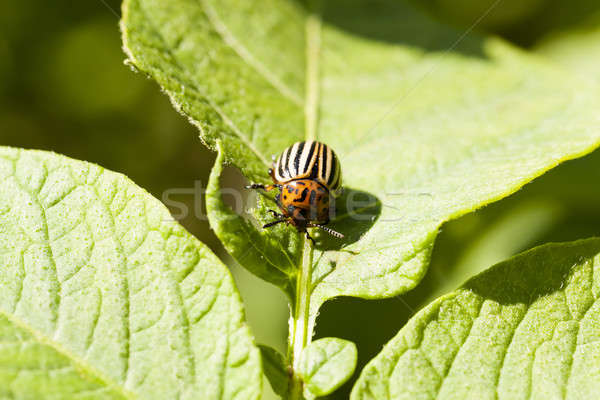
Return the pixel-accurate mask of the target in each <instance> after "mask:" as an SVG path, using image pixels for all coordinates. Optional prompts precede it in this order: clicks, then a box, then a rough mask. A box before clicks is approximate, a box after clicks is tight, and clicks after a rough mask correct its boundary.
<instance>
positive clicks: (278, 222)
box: [263, 219, 287, 229]
mask: <svg viewBox="0 0 600 400" xmlns="http://www.w3.org/2000/svg"><path fill="white" fill-rule="evenodd" d="M286 221H287V219H278V220H277V221H273V222H269V223H268V224H264V225H263V229H264V228H270V227H272V226H273V225H277V224H280V223H282V222H286Z"/></svg>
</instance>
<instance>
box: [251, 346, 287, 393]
mask: <svg viewBox="0 0 600 400" xmlns="http://www.w3.org/2000/svg"><path fill="white" fill-rule="evenodd" d="M258 348H259V349H260V354H261V356H262V365H263V370H264V372H265V376H266V377H267V379H268V380H269V383H270V384H271V387H272V388H273V391H274V392H275V393H277V394H278V395H280V396H281V397H285V396H286V394H287V392H288V380H289V374H288V368H287V365H286V363H285V359H284V358H283V355H281V354H280V353H279V352H278V351H277V350H275V349H273V348H271V347H269V346H265V345H258Z"/></svg>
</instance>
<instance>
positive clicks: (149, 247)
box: [0, 147, 261, 400]
mask: <svg viewBox="0 0 600 400" xmlns="http://www.w3.org/2000/svg"><path fill="white" fill-rule="evenodd" d="M0 265H1V266H2V268H0V346H1V347H2V352H1V353H2V356H0V366H1V371H0V397H6V398H23V399H34V398H52V399H81V398H90V399H92V398H98V399H100V398H102V399H105V398H114V399H132V398H143V399H161V400H162V399H175V398H181V399H197V398H202V399H233V398H244V399H246V398H248V399H257V398H259V396H260V391H261V371H260V358H259V357H260V355H259V352H258V349H257V348H256V347H255V346H254V343H253V338H252V337H251V335H250V332H249V330H248V327H247V326H246V324H245V322H244V313H243V308H242V304H241V301H240V298H239V295H238V293H237V290H236V289H235V287H234V284H233V280H232V279H231V276H230V275H229V272H228V271H227V269H226V268H225V266H224V265H223V264H222V263H221V262H220V261H219V260H218V259H217V257H215V256H214V255H213V254H212V253H211V252H210V250H209V249H208V248H207V247H206V246H205V245H203V244H202V243H200V242H199V241H198V240H196V239H195V238H194V237H193V236H191V235H190V234H189V233H187V232H186V231H185V230H184V229H183V228H182V227H181V226H179V225H178V224H177V223H176V222H175V221H174V220H173V219H172V217H171V216H170V215H169V213H168V211H167V209H166V208H165V207H164V206H163V205H162V204H161V203H160V202H159V201H158V200H156V199H154V198H153V197H151V196H150V195H149V194H148V193H147V192H145V191H144V190H142V189H140V188H139V187H137V186H135V184H133V183H132V182H131V181H130V180H129V179H127V178H126V177H125V176H123V175H121V174H117V173H114V172H110V171H107V170H105V169H103V168H101V167H98V166H96V165H93V164H89V163H86V162H81V161H75V160H72V159H69V158H66V157H63V156H60V155H57V154H54V153H48V152H42V151H26V150H18V149H12V148H6V147H2V148H0Z"/></svg>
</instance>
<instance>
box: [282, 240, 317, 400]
mask: <svg viewBox="0 0 600 400" xmlns="http://www.w3.org/2000/svg"><path fill="white" fill-rule="evenodd" d="M303 247H304V251H303V253H302V264H300V268H299V269H298V277H297V280H296V299H295V300H296V301H295V304H294V310H293V314H292V316H291V319H290V340H289V348H288V357H289V358H290V363H291V365H292V377H291V382H290V397H289V398H290V400H300V399H303V397H302V380H301V379H300V376H299V375H298V373H297V371H298V370H299V366H300V355H301V354H302V350H304V348H305V347H306V346H308V345H309V344H310V342H311V340H312V332H309V331H308V325H309V320H308V318H309V312H310V294H311V289H312V288H311V283H312V282H311V279H312V264H313V247H312V244H311V242H310V241H309V240H308V239H306V238H304V244H303Z"/></svg>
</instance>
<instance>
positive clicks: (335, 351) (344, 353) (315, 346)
mask: <svg viewBox="0 0 600 400" xmlns="http://www.w3.org/2000/svg"><path fill="white" fill-rule="evenodd" d="M354 368H356V345H355V344H354V343H352V342H350V341H348V340H344V339H338V338H322V339H319V340H315V341H314V342H312V343H311V344H309V345H308V346H307V347H306V348H304V350H303V351H302V356H301V359H300V371H299V373H300V376H301V377H302V380H303V381H304V396H305V397H306V398H307V399H309V400H311V399H314V398H315V397H318V396H325V395H328V394H329V393H331V392H333V391H334V390H335V389H337V388H338V387H340V386H341V385H342V384H343V383H344V382H346V381H347V380H348V379H349V378H350V377H351V376H352V373H353V372H354Z"/></svg>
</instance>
